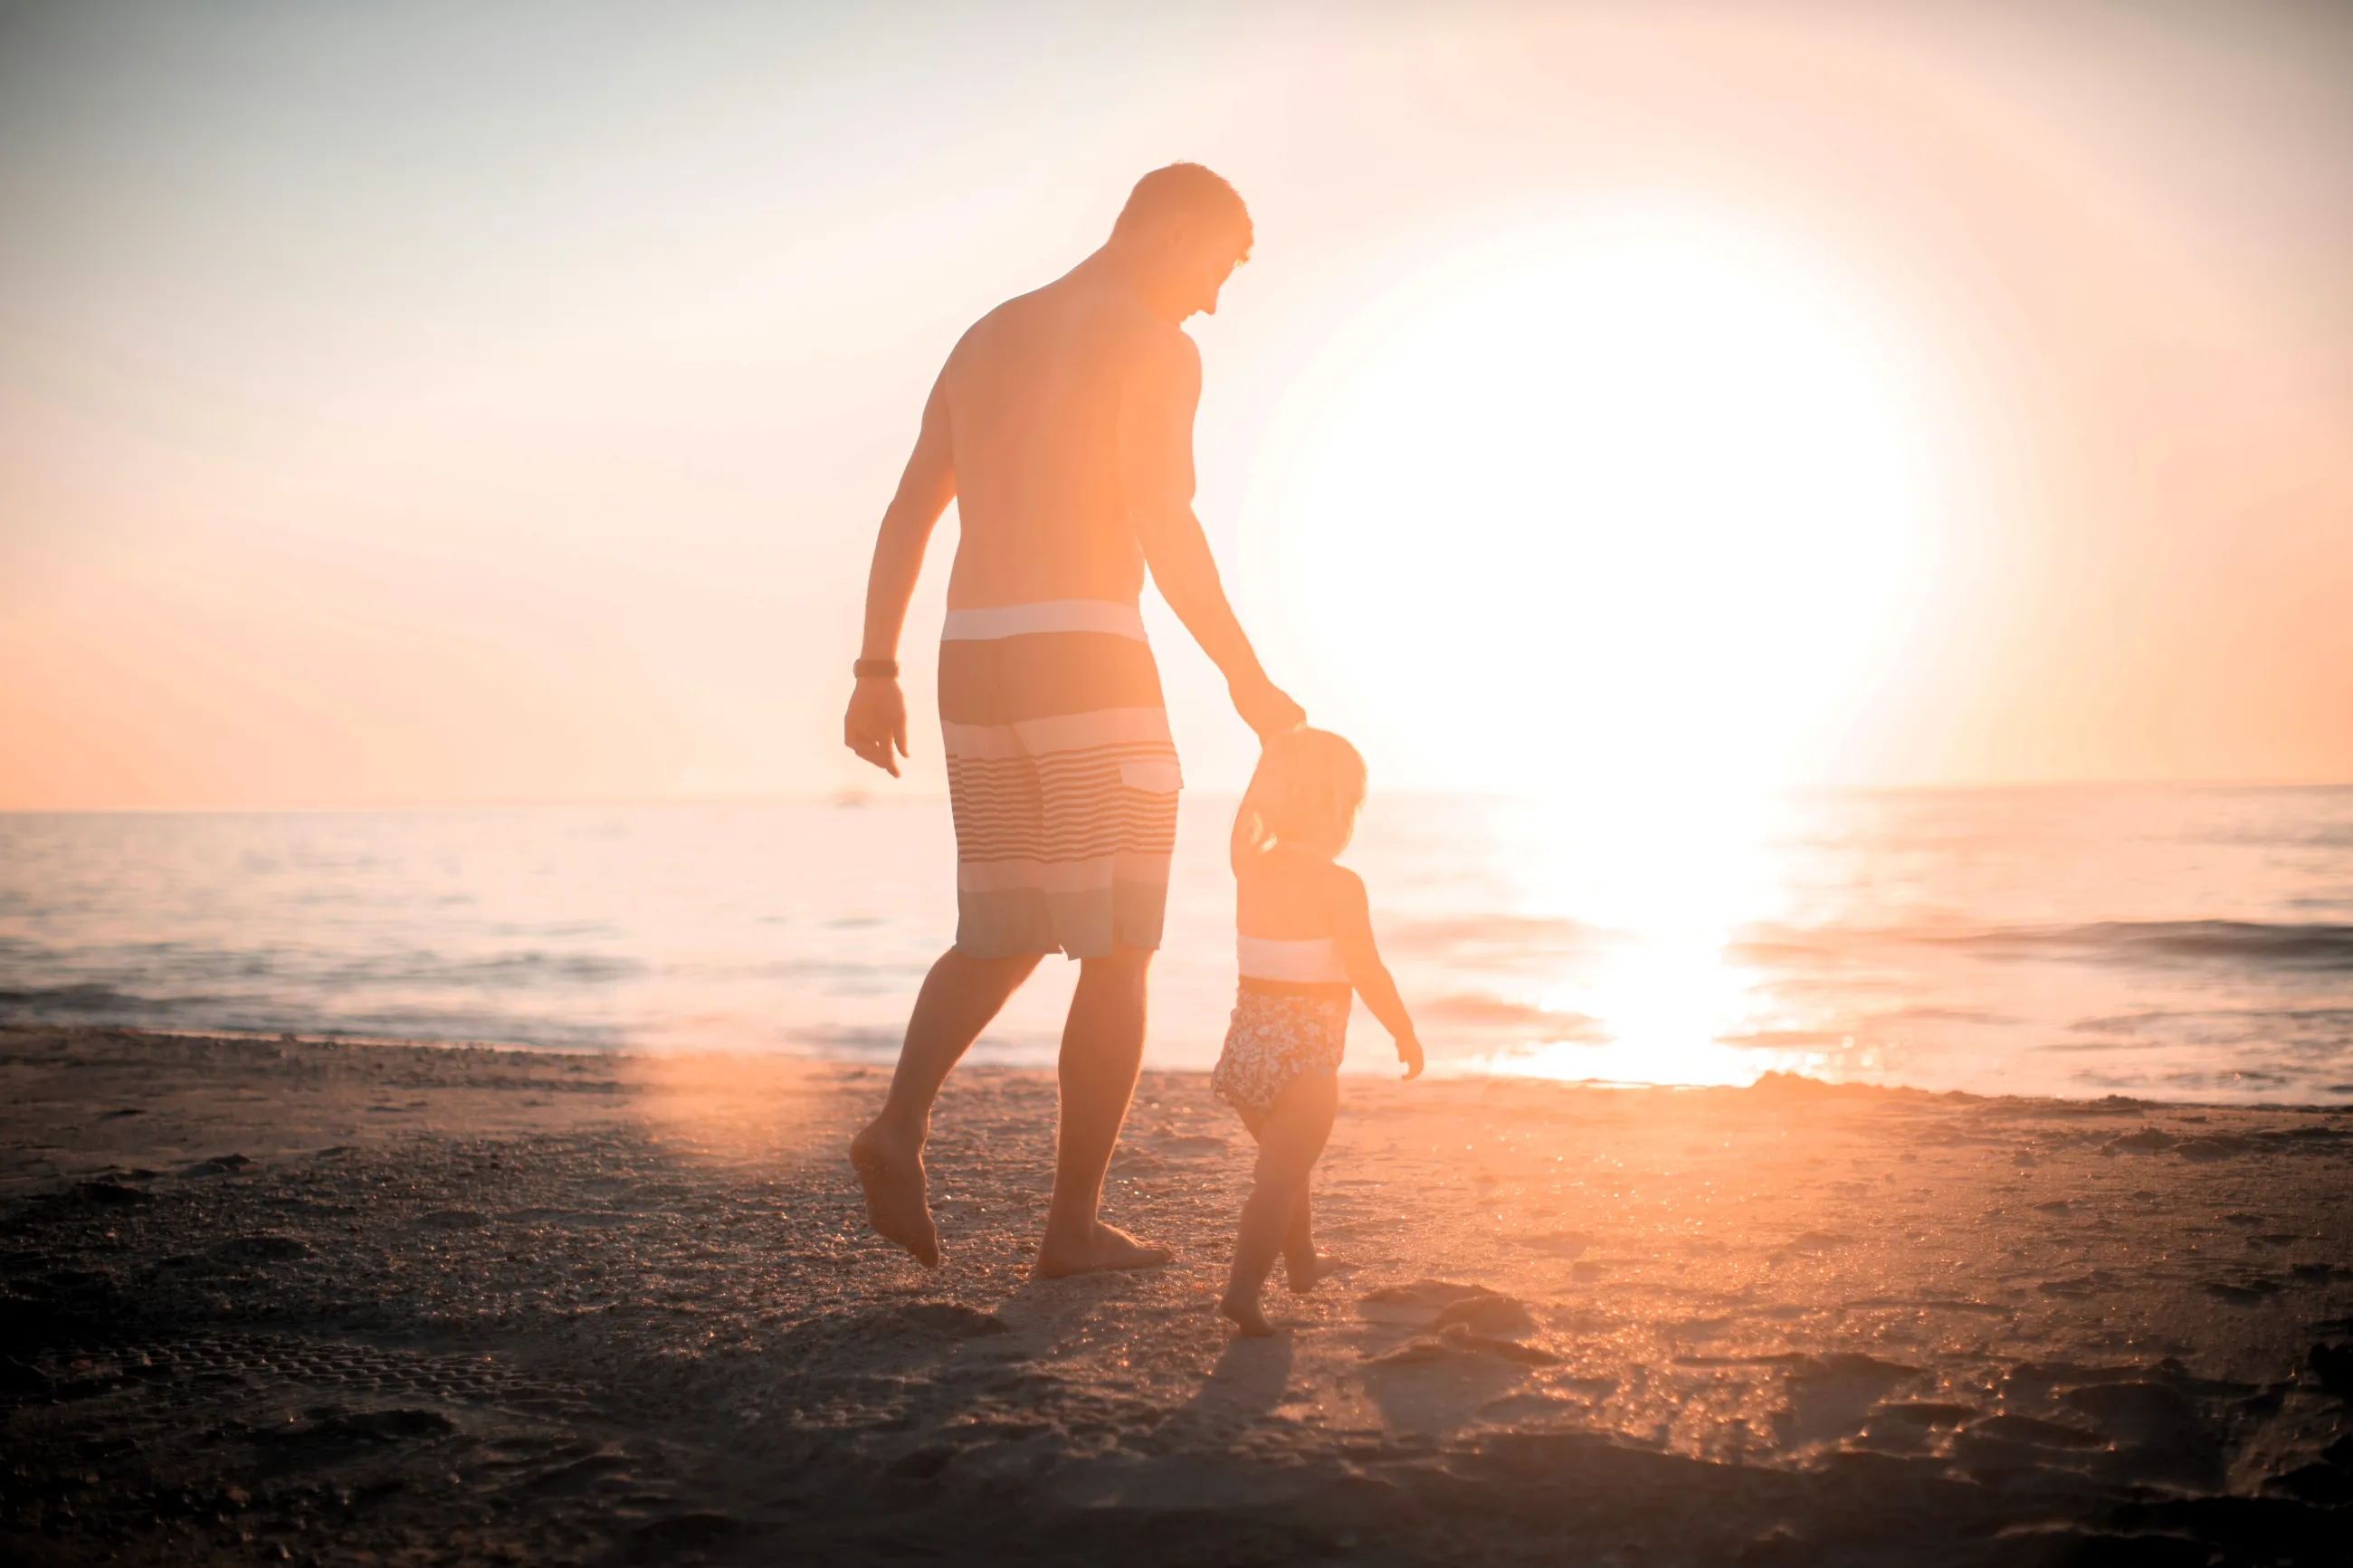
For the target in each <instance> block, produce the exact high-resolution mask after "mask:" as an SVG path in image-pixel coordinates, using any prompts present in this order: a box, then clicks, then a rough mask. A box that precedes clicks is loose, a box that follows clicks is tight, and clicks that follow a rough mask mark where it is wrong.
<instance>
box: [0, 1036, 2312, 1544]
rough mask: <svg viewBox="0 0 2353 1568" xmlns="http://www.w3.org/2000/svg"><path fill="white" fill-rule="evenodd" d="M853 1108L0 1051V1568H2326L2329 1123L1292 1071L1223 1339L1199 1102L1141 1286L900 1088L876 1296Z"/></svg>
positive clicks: (1126, 1172)
mask: <svg viewBox="0 0 2353 1568" xmlns="http://www.w3.org/2000/svg"><path fill="white" fill-rule="evenodd" d="M882 1082H883V1079H882V1075H881V1074H880V1073H877V1072H873V1071H871V1070H866V1069H860V1068H841V1067H829V1066H818V1065H809V1064H795V1063H779V1062H773V1061H748V1060H724V1059H720V1060H676V1059H660V1058H599V1057H575V1056H560V1055H551V1054H539V1053H517V1052H502V1051H488V1050H451V1049H436V1048H426V1047H375V1046H351V1045H341V1046H338V1045H321V1044H306V1043H300V1042H264V1041H232V1040H206V1039H189V1038H177V1037H150V1036H139V1035H133V1034H125V1033H120V1032H101V1031H90V1032H76V1031H65V1030H57V1029H0V1089H5V1094H0V1101H5V1110H4V1111H0V1116H5V1128H6V1131H5V1138H0V1341H5V1351H0V1422H5V1426H0V1432H5V1464H0V1558H5V1559H6V1560H8V1561H16V1562H27V1563H36V1562H37V1563H49V1562H57V1563H79V1562H100V1561H113V1562H124V1563H207V1562H215V1561H218V1562H237V1563H249V1562H254V1561H258V1560H259V1561H282V1560H287V1559H291V1560H293V1561H298V1562H319V1563H370V1562H382V1563H410V1562H415V1563H427V1562H430V1563H476V1562H480V1563H525V1562H528V1563H569V1562H579V1563H603V1562H659V1563H670V1562H696V1561H708V1562H712V1563H774V1562H780V1561H793V1562H817V1563H825V1562H838V1563H864V1562H872V1561H877V1560H888V1559H898V1558H903V1559H909V1560H923V1559H929V1560H934V1561H942V1562H997V1561H1005V1562H1015V1561H1018V1562H1021V1563H1064V1562H1068V1563H1079V1562H1089V1563H1092V1562H1100V1561H1104V1560H1112V1561H1117V1562H1120V1563H1123V1564H1124V1565H1126V1564H1148V1563H1186V1564H1202V1563H1291V1562H1297V1561H1305V1560H1329V1561H1335V1562H1346V1563H1356V1562H1362V1563H1470V1562H1480V1563H1556V1562H1563V1561H1576V1562H1589V1563H1624V1564H1657V1563H1928V1564H1936V1563H1988V1564H1991V1563H2002V1564H2009V1563H2135V1564H2138V1563H2151V1564H2155V1563H2164V1564H2172V1563H2345V1562H2348V1561H2353V1409H2348V1398H2353V1112H2348V1110H2344V1109H2342V1108H2337V1109H2329V1110H2237V1109H2228V1110H2226V1109H2211V1108H2210V1109H2201V1108H2197V1107H2182V1106H2160V1105H2147V1104H2137V1103H2133V1102H2128V1101H2121V1100H2109V1101H2102V1102H2097V1103H2088V1104H2083V1103H2063V1102H2055V1101H2047V1100H1987V1099H1976V1098H1968V1097H1962V1096H1929V1095H1923V1094H1911V1093H1904V1092H1896V1091H1882V1090H1867V1089H1826V1088H1823V1087H1821V1086H1819V1085H1812V1084H1809V1083H1805V1082H1802V1081H1776V1080H1768V1082H1767V1083H1766V1084H1765V1085H1762V1086H1759V1087H1757V1088H1756V1089H1741V1090H1704V1091H1672V1090H1657V1089H1639V1090H1626V1089H1597V1088H1585V1087H1575V1086H1561V1085H1555V1084H1546V1083H1535V1082H1482V1081H1472V1080H1455V1081H1446V1082H1434V1083H1422V1084H1415V1085H1410V1086H1398V1085H1395V1084H1391V1083H1388V1082H1385V1081H1371V1082H1358V1081H1356V1080H1350V1081H1349V1082H1348V1084H1347V1086H1346V1089H1345V1095H1344V1106H1343V1110H1342V1115H1341V1121H1340V1126H1339V1130H1338V1131H1337V1133H1336V1134H1335V1138H1334V1142H1333V1147H1332V1151H1331V1152H1330V1154H1329V1155H1328V1156H1327V1158H1326V1161H1325V1163H1324V1168H1323V1170H1322V1172H1321V1173H1320V1177H1319V1184H1318V1189H1317V1191H1318V1198H1319V1202H1320V1204H1321V1206H1322V1213H1323V1216H1324V1237H1325V1240H1326V1243H1327V1245H1328V1247H1330V1249H1331V1250H1333V1251H1334V1252H1335V1253H1336V1254H1338V1255H1340V1256H1341V1257H1342V1258H1344V1259H1345V1260H1346V1261H1347V1262H1348V1263H1349V1264H1350V1266H1351V1267H1350V1270H1349V1272H1347V1273H1345V1275H1343V1276H1342V1277H1340V1278H1338V1279H1334V1280H1331V1281H1329V1282H1327V1283H1326V1284H1325V1285H1324V1287H1323V1289H1321V1290H1320V1291H1318V1292H1317V1293H1316V1294H1315V1295H1314V1297H1312V1298H1310V1299H1308V1300H1303V1301H1294V1300H1292V1299H1290V1298H1289V1297H1288V1296H1287V1295H1286V1294H1285V1293H1284V1292H1283V1291H1282V1289H1280V1287H1279V1286H1278V1287H1277V1288H1276V1289H1273V1290H1272V1291H1271V1302H1272V1306H1273V1309H1274V1310H1275V1313H1276V1315H1277V1317H1278V1318H1279V1319H1283V1320H1286V1321H1288V1323H1289V1325H1290V1327H1289V1331H1288V1332H1286V1333H1284V1334H1283V1335H1282V1336H1280V1337H1278V1338H1276V1339H1273V1340H1271V1341H1256V1342H1239V1341H1236V1340H1234V1339H1232V1338H1230V1337H1229V1333H1228V1331H1227V1329H1226V1326H1225V1324H1224V1323H1223V1322H1222V1321H1220V1320H1219V1318H1218V1317H1217V1316H1216V1315H1215V1313H1214V1310H1213V1309H1212V1305H1211V1303H1212V1302H1213V1300H1214V1299H1215V1296H1216V1293H1217V1289H1218V1287H1219V1283H1220V1280H1221V1277H1222V1271H1223V1268H1224V1264H1225V1259H1226V1256H1227V1248H1228V1246H1229V1241H1230V1237H1231V1224H1232V1219H1233V1215H1234V1211H1235V1209H1236V1207H1237V1206H1238V1205H1239V1203H1240V1195H1241V1188H1242V1184H1243V1183H1244V1181H1245V1179H1246V1177H1247V1172H1248V1152H1249V1141H1248V1138H1247V1135H1245V1134H1244V1133H1242V1131H1241V1130H1240V1127H1239V1126H1238V1125H1237V1124H1236V1123H1235V1122H1234V1121H1232V1119H1231V1118H1230V1117H1229V1115H1228V1114H1227V1113H1225V1112H1224V1111H1223V1110H1222V1109H1221V1108H1219V1106H1218V1105H1216V1104H1215V1103H1214V1102H1213V1101H1212V1100H1210V1098H1209V1096H1208V1090H1207V1086H1206V1083H1205V1081H1204V1080H1203V1079H1201V1078H1199V1077H1198V1076H1192V1075H1182V1074H1169V1075H1150V1076H1147V1078H1146V1079H1145V1084H1144V1086H1143V1088H1142V1089H1141V1090H1140V1092H1139V1094H1138V1097H1137V1103H1136V1108H1135V1111H1134V1116H1133V1118H1132V1120H1131V1121H1130V1123H1129V1127H1128V1131H1127V1135H1126V1137H1125V1139H1124V1142H1123V1144H1122V1152H1121V1154H1120V1156H1119V1158H1118V1161H1117V1163H1115V1165H1114V1167H1113V1190H1112V1194H1111V1197H1110V1201H1109V1204H1108V1206H1107V1211H1106V1212H1107V1216H1108V1217H1110V1218H1112V1219H1113V1221H1115V1222H1116V1223H1119V1224H1121V1225H1124V1226H1127V1227H1128V1228H1129V1229H1131V1230H1134V1231H1135V1232H1137V1233H1139V1234H1140V1235H1143V1236H1145V1237H1148V1238H1151V1239H1155V1240H1161V1241H1166V1242H1170V1243H1173V1244H1175V1245H1176V1246H1177V1247H1179V1249H1180V1253H1179V1258H1178V1260H1177V1262H1176V1264H1175V1265H1173V1266H1172V1267H1170V1268H1165V1269H1160V1270H1156V1271H1153V1272H1150V1273H1143V1274H1134V1275H1116V1276H1100V1277H1094V1278H1090V1279H1076V1280H1068V1281H1060V1282H1055V1283H1048V1284H1040V1283H1036V1282H1032V1281H1031V1280H1030V1279H1029V1278H1028V1270H1027V1264H1028V1249H1029V1247H1030V1246H1031V1244H1032V1243H1033V1242H1034V1239H1035V1237H1036V1234H1037V1230H1038V1227H1039V1223H1040V1221H1041V1219H1042V1216H1043V1213H1044V1206H1045V1199H1046V1188H1047V1173H1048V1163H1049V1159H1050V1152H1051V1129H1052V1108H1053V1085H1052V1081H1051V1079H1050V1077H1047V1076H1044V1075H1039V1074H1034V1073H1024V1072H1009V1071H995V1072H992V1071H970V1072H966V1073H964V1074H960V1075H959V1076H958V1078H957V1079H956V1080H955V1082H954V1083H953V1085H952V1086H951V1089H950V1091H949V1093H948V1095H947V1097H946V1099H945V1100H944V1103H943V1105H942V1107H941V1110H940V1114H939V1118H938V1123H937V1135H936V1138H935V1141H934V1146H933V1191H934V1200H935V1203H936V1205H937V1208H938V1212H939V1216H940V1221H941V1228H942V1231H943V1233H944V1246H945V1251H946V1261H945V1263H944V1266H943V1267H942V1268H941V1269H940V1270H939V1271H938V1272H937V1273H935V1274H929V1275H927V1274H924V1273H923V1272H922V1271H921V1270H919V1269H917V1268H914V1267H913V1265H912V1264H910V1263H908V1262H906V1261H905V1260H904V1259H903V1258H901V1257H900V1256H899V1255H897V1254H896V1253H894V1252H893V1251H892V1250H891V1249H889V1248H888V1247H884V1246H883V1245H882V1244H881V1243H879V1242H877V1241H875V1240H874V1239H872V1238H871V1237H869V1236H868V1235H867V1234H866V1232H865V1229H864V1226H863V1223H862V1213H861V1210H860V1206H859V1203H858V1199H857V1194H856V1190H855V1187H854V1184H852V1182H851V1180H850V1177H849V1170H848V1165H847V1162H846V1161H845V1160H844V1159H843V1158H842V1157H841V1148H842V1145H843V1143H844V1142H845V1141H846V1139H847V1137H848V1135H849V1131H851V1130H852V1129H853V1128H854V1127H855V1126H856V1124H857V1122H858V1121H859V1120H860V1117H861V1115H862V1114H863V1113H865V1112H866V1111H868V1110H870V1109H871V1106H872V1105H873V1104H874V1103H875V1102H876V1101H877V1100H879V1097H880V1094H881V1087H882Z"/></svg>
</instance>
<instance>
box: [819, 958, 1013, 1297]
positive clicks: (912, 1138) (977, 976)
mask: <svg viewBox="0 0 2353 1568" xmlns="http://www.w3.org/2000/svg"><path fill="white" fill-rule="evenodd" d="M1037 967H1038V955H1037V954H1035V953H1028V954H1023V955H1021V956H1019V957H1016V958H973V957H969V956H967V955H966V954H965V953H961V952H955V950H954V949H950V950H949V951H948V952H944V953H942V954H941V955H940V958H939V962H938V963H934V964H933V965H932V972H931V973H929V974H926V975H925V976H923V990H922V991H921V992H919V993H917V994H916V996H915V1011H914V1013H913V1016H911V1017H909V1018H908V1020H907V1037H906V1039H905V1041H904V1042H903V1043H902V1045H901V1046H900V1047H899V1070H898V1071H897V1072H895V1073H893V1074H892V1078H891V1093H890V1096H889V1098H888V1099H886V1100H884V1101H883V1102H882V1113H881V1115H880V1116H877V1117H876V1118H875V1119H874V1120H873V1121H871V1122H869V1123H868V1124H867V1127H866V1130H865V1131H862V1132H860V1134H859V1135H858V1136H857V1137H855V1138H853V1139H851V1140H850V1142H849V1160H850V1163H852V1164H854V1165H855V1166H857V1167H858V1180H859V1184H860V1185H861V1186H863V1187H864V1188H865V1189H866V1217H867V1220H868V1222H869V1223H871V1225H872V1226H874V1228H875V1230H876V1231H877V1232H878V1233H880V1234H881V1236H882V1237H883V1238H884V1239H885V1240H889V1241H895V1242H897V1243H898V1244H899V1245H900V1246H902V1247H905V1248H906V1249H907V1250H908V1251H909V1252H911V1253H913V1254H914V1257H915V1261H916V1262H918V1263H920V1264H922V1265H923V1267H924V1268H936V1267H938V1265H939V1261H940V1236H939V1232H938V1230H937V1229H936V1228H934V1226H933V1225H932V1205H931V1200H930V1199H929V1198H928V1197H927V1196H926V1195H925V1194H924V1190H923V1139H924V1138H925V1136H926V1135H928V1134H929V1133H930V1131H931V1126H932V1101H933V1100H935V1099H937V1098H938V1097H939V1092H940V1085H941V1084H943V1083H944V1082H946V1081H947V1076H948V1070H949V1069H950V1068H953V1067H955V1065H956V1063H957V1061H958V1060H959V1059H961V1058H963V1056H964V1053H965V1050H967V1049H968V1048H969V1047H971V1045H972V1043H973V1041H975V1040H976V1039H978V1038H979V1037H980V1032H981V1031H982V1030H983V1029H985V1028H987V1027H988V1021H989V1020H990V1019H991V1018H994V1017H996V1016H997V1010H998V1009H999V1008H1001V1007H1003V1006H1004V1005H1005V999H1006V998H1007V997H1008V996H1010V995H1012V994H1013V993H1014V992H1015V991H1016V990H1018V988H1019V987H1020V984H1021V983H1022V982H1023V981H1024V980H1027V979H1028V978H1029V972H1030V971H1031V970H1033V969H1035V968H1037Z"/></svg>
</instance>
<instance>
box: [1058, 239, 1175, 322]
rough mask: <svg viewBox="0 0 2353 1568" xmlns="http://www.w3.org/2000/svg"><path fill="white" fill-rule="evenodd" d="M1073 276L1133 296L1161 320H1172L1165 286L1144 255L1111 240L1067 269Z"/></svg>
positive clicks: (1173, 319)
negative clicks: (1162, 285) (1161, 284)
mask: <svg viewBox="0 0 2353 1568" xmlns="http://www.w3.org/2000/svg"><path fill="white" fill-rule="evenodd" d="M1069 276H1071V277H1072V278H1084V279H1089V280H1091V281H1093V282H1099V283H1103V284H1107V285H1109V286H1110V287H1112V288H1114V289H1121V290H1123V291H1124V292H1125V293H1127V294H1129V295H1131V296H1133V297H1134V300H1135V302H1136V303H1137V304H1139V305H1142V306H1143V307H1144V308H1145V310H1149V311H1151V312H1152V313H1153V314H1154V315H1155V316H1157V317H1159V318H1160V319H1161V320H1162V321H1171V322H1175V321H1176V318H1174V317H1172V316H1171V315H1170V314H1169V306H1168V304H1167V302H1166V299H1165V298H1164V296H1165V295H1166V289H1164V288H1162V287H1159V286H1158V285H1159V279H1158V278H1157V276H1156V274H1155V271H1154V269H1153V268H1152V267H1151V265H1150V263H1149V261H1148V260H1147V258H1145V257H1144V256H1142V255H1140V254H1138V253H1137V252H1136V251H1134V250H1133V249H1131V248H1129V247H1126V246H1124V245H1121V244H1119V243H1118V242H1117V241H1113V242H1112V243H1110V244H1107V245H1105V246H1103V247H1102V248H1101V249H1099V250H1097V251H1096V252H1095V253H1094V254H1093V255H1092V256H1090V257H1088V258H1086V259H1085V260H1084V261H1082V262H1080V263H1079V264H1078V265H1077V266H1076V267H1073V268H1071V270H1070V274H1069Z"/></svg>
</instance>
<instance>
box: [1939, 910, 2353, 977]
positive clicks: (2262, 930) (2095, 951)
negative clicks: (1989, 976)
mask: <svg viewBox="0 0 2353 1568" xmlns="http://www.w3.org/2000/svg"><path fill="white" fill-rule="evenodd" d="M1936 940H1941V941H1943V942H1947V943H1950V944H1952V945H1957V946H1962V947H1969V948H1975V949H1978V950H1980V951H1984V952H1995V953H1999V952H2003V951H2011V952H2021V953H2025V954H2029V955H2037V954H2041V953H2044V952H2061V953H2071V952H2072V953H2082V954H2085V955H2092V956H2105V957H2115V958H2120V959H2135V958H2173V959H2200V960H2213V961H2218V962H2224V963H2245V964H2276V965H2280V966H2283V967H2289V968H2297V969H2353V925H2324V924H2284V923H2278V924H2275V923H2271V922H2267V921H2097V922H2095V923H2094V924H2091V925H2080V926H2064V927H2059V928H2056V929H2047V930H2033V929H2026V930H2011V931H1984V932H1979V933H1977V934H1974V935H1969V936H1960V937H1945V938H1940V939H1936Z"/></svg>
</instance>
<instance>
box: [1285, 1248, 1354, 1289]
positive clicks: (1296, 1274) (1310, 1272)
mask: <svg viewBox="0 0 2353 1568" xmlns="http://www.w3.org/2000/svg"><path fill="white" fill-rule="evenodd" d="M1346 1267H1347V1265H1346V1264H1345V1263H1342V1262H1341V1261H1340V1260H1339V1259H1338V1258H1335V1257H1333V1256H1332V1255H1331V1254H1330V1253H1327V1252H1319V1253H1316V1254H1314V1255H1313V1256H1311V1257H1310V1258H1308V1259H1307V1261H1306V1262H1305V1264H1304V1265H1302V1263H1301V1262H1300V1260H1299V1259H1298V1258H1284V1259H1283V1260H1282V1279H1283V1283H1284V1284H1286V1285H1288V1286H1290V1287H1291V1293H1292V1294H1293V1295H1294V1296H1304V1295H1306V1294H1307V1293H1308V1292H1309V1291H1311V1290H1313V1289H1315V1287H1317V1286H1318V1285H1321V1284H1322V1283H1324V1281H1325V1280H1326V1279H1330V1278H1332V1276H1334V1275H1335V1274H1337V1273H1339V1272H1340V1271H1341V1270H1342V1269H1343V1268H1346Z"/></svg>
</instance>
